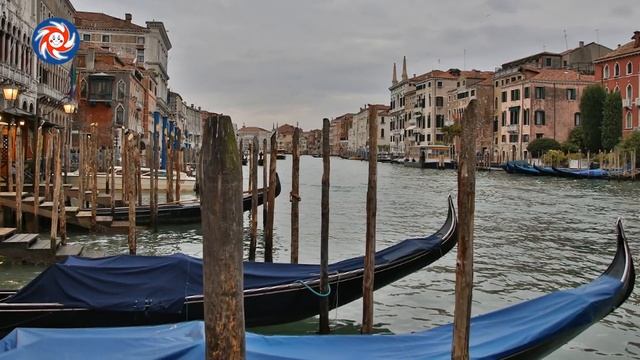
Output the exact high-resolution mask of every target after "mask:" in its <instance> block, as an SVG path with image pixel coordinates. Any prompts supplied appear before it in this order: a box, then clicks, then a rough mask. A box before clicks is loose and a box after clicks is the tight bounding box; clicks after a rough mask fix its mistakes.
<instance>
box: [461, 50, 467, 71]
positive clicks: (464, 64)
mask: <svg viewBox="0 0 640 360" xmlns="http://www.w3.org/2000/svg"><path fill="white" fill-rule="evenodd" d="M462 58H463V60H462V70H466V69H467V49H462Z"/></svg>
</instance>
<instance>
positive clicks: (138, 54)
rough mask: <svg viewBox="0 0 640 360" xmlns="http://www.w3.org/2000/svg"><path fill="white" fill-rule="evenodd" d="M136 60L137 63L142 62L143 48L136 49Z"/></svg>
mask: <svg viewBox="0 0 640 360" xmlns="http://www.w3.org/2000/svg"><path fill="white" fill-rule="evenodd" d="M136 61H137V62H138V63H139V64H142V63H144V49H137V50H136Z"/></svg>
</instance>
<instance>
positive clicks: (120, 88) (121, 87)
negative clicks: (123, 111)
mask: <svg viewBox="0 0 640 360" xmlns="http://www.w3.org/2000/svg"><path fill="white" fill-rule="evenodd" d="M124 90H125V86H124V81H122V80H120V81H118V92H117V93H116V94H117V95H116V99H118V101H123V100H124Z"/></svg>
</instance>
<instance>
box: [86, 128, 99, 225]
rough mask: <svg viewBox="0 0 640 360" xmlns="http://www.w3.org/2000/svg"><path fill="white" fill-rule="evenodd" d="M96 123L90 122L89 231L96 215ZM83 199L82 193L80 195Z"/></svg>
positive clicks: (94, 222)
mask: <svg viewBox="0 0 640 360" xmlns="http://www.w3.org/2000/svg"><path fill="white" fill-rule="evenodd" d="M97 127H98V124H97V123H92V124H91V137H90V139H89V140H90V142H91V150H90V151H91V157H90V159H91V160H90V161H91V164H90V169H91V170H90V171H91V231H95V230H96V226H97V222H96V216H97V212H98V132H97ZM82 197H83V199H84V194H83V195H82Z"/></svg>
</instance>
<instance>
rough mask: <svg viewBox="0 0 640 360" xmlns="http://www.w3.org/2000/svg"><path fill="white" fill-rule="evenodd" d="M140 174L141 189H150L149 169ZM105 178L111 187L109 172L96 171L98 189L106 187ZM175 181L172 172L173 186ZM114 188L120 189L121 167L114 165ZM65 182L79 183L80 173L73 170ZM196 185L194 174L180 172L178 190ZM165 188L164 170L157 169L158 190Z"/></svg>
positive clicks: (190, 188) (181, 190)
mask: <svg viewBox="0 0 640 360" xmlns="http://www.w3.org/2000/svg"><path fill="white" fill-rule="evenodd" d="M140 170H141V172H142V174H141V176H142V191H149V190H151V184H150V176H151V175H150V174H151V169H149V168H141V169H140ZM107 178H108V180H109V186H110V187H113V184H111V172H110V171H109V172H106V173H105V172H99V173H98V190H102V191H104V190H106V189H107ZM176 181H177V173H176V172H174V173H173V186H174V187H175V185H176ZM114 182H115V189H116V190H118V189H122V167H121V166H116V167H115V175H114ZM67 183H68V184H71V185H73V186H79V185H80V174H79V172H78V171H77V170H76V171H73V172H70V173H68V174H67ZM195 185H196V178H195V177H194V176H189V175H187V174H186V173H185V172H180V192H193V189H194V187H195ZM166 189H167V176H166V171H165V170H158V191H165V190H166Z"/></svg>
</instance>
